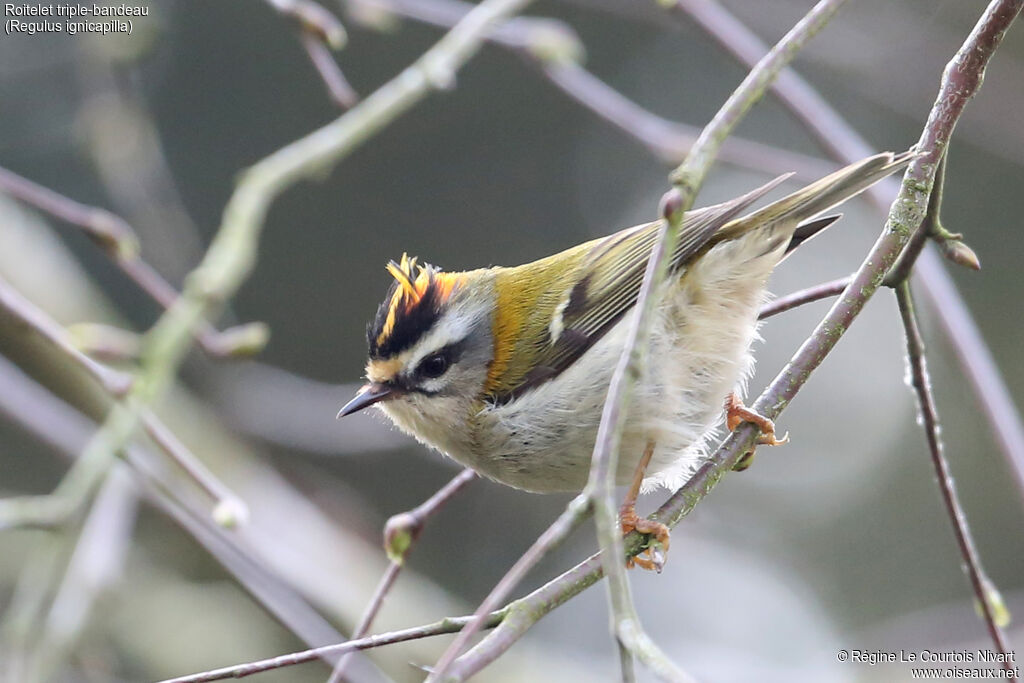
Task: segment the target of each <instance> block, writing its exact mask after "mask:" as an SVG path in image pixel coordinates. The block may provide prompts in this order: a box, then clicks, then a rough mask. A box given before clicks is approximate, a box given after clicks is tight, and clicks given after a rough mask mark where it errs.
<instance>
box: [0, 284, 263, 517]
mask: <svg viewBox="0 0 1024 683" xmlns="http://www.w3.org/2000/svg"><path fill="white" fill-rule="evenodd" d="M0 311H4V312H6V313H7V314H8V315H11V316H13V317H14V318H15V319H16V320H18V321H19V322H20V323H21V324H22V325H24V326H25V327H26V328H27V329H30V330H33V331H34V332H35V333H37V334H38V335H39V336H41V337H42V338H43V339H44V340H45V341H46V342H48V343H50V344H52V345H53V346H54V347H56V348H57V349H58V350H59V351H61V352H62V353H63V354H65V355H66V356H67V357H68V358H70V359H71V360H72V361H74V362H75V363H77V364H78V365H79V366H80V367H82V368H83V369H84V370H85V371H86V372H87V373H89V374H90V375H91V376H92V377H93V378H94V379H96V381H97V382H98V383H99V385H100V387H101V388H103V389H104V390H105V391H106V392H107V393H109V394H110V396H111V397H112V398H113V399H115V400H118V399H121V398H123V397H124V396H125V395H126V394H127V393H128V391H129V390H130V389H131V388H132V386H133V377H132V376H131V375H128V374H125V373H122V372H118V371H116V370H113V369H112V368H109V367H107V366H105V365H101V364H100V363H97V362H96V361H94V360H92V359H91V358H89V357H88V356H86V355H85V354H83V353H82V352H81V351H79V350H78V349H77V348H76V347H75V346H74V343H73V342H72V341H71V339H70V336H71V335H69V334H68V332H67V330H65V329H64V328H63V327H61V326H60V324H59V323H57V321H55V320H53V319H52V318H51V317H50V316H49V315H47V314H46V312H45V311H43V310H42V309H40V308H38V307H36V306H35V305H34V304H33V303H32V302H30V301H29V300H28V299H26V298H25V297H23V296H22V295H21V294H20V293H19V292H18V291H17V290H15V289H14V288H13V287H11V286H10V284H8V283H7V282H6V281H5V280H4V279H3V278H0ZM140 419H141V422H142V425H143V426H144V428H145V429H146V432H147V433H148V434H149V435H150V437H151V438H152V439H153V442H154V443H155V444H157V445H158V446H159V447H160V448H161V450H163V451H164V453H166V454H167V455H168V456H169V457H170V458H171V459H172V460H174V461H175V462H176V463H178V464H179V465H180V466H181V467H182V469H184V470H185V472H186V473H188V475H189V476H190V477H191V478H192V479H193V480H194V481H195V482H196V483H198V484H199V486H200V487H202V488H203V489H204V490H205V491H206V492H207V493H209V494H210V496H211V497H212V498H213V499H214V500H215V501H216V507H215V509H214V517H215V518H216V519H218V520H220V521H221V522H222V523H224V524H225V525H226V526H233V525H234V524H237V523H240V522H243V521H244V520H245V519H246V518H247V517H248V508H247V507H246V506H245V504H244V503H243V502H242V501H241V500H240V499H239V498H238V496H236V495H235V494H234V493H233V492H232V491H231V490H230V489H228V487H227V486H225V485H224V484H223V483H222V482H221V481H220V480H219V479H217V478H216V477H215V476H214V475H213V473H212V472H210V471H209V470H208V469H207V468H206V466H205V465H203V464H202V462H201V461H200V460H199V459H198V458H196V456H195V455H193V454H192V452H191V451H189V450H188V448H186V447H185V445H184V444H182V443H181V442H180V441H179V440H178V438H177V437H175V436H174V434H173V433H172V432H171V431H170V430H169V429H167V427H166V426H164V424H163V422H161V421H160V419H159V418H157V416H156V415H155V414H153V413H152V412H151V411H150V410H148V409H142V410H141V411H140ZM74 490H76V491H78V489H74ZM87 491H88V489H84V490H81V493H82V495H83V496H86V495H87ZM84 501H85V498H84V497H82V498H78V497H73V498H66V497H63V496H60V495H57V494H56V493H54V494H52V495H50V496H32V497H28V498H15V499H12V500H7V501H0V528H2V527H4V526H9V525H11V524H12V523H13V522H14V520H19V519H20V520H21V521H20V524H21V525H31V526H53V525H56V524H60V523H63V522H64V521H66V520H67V519H68V518H69V517H70V516H72V515H74V514H75V513H76V512H77V511H78V508H79V507H80V505H81V504H82V503H84Z"/></svg>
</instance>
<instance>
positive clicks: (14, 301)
mask: <svg viewBox="0 0 1024 683" xmlns="http://www.w3.org/2000/svg"><path fill="white" fill-rule="evenodd" d="M0 311H3V312H5V313H6V314H7V315H9V316H11V317H13V318H15V319H16V320H17V321H18V322H19V323H20V324H21V325H23V326H25V327H27V328H28V329H31V330H33V331H34V332H35V333H37V334H38V335H39V336H40V337H42V338H43V339H44V340H46V342H47V343H49V344H52V345H53V346H55V347H56V348H58V349H60V351H61V352H63V353H64V355H66V356H67V357H68V358H70V359H71V360H72V361H74V362H75V363H76V364H77V365H78V366H79V367H81V368H82V369H83V370H85V371H86V372H87V373H89V375H90V376H92V378H93V379H95V380H96V382H97V383H98V384H99V385H100V387H101V388H103V390H104V391H106V392H107V393H109V394H110V395H111V396H113V397H115V398H116V397H121V396H124V395H125V394H127V393H128V390H129V389H131V386H132V382H133V378H132V376H131V375H129V374H127V373H124V372H119V371H117V370H114V369H113V368H108V367H107V366H105V365H102V364H100V363H97V362H96V361H94V360H93V359H92V358H89V357H88V356H86V355H85V354H84V353H82V352H81V351H79V350H78V348H77V347H76V346H75V343H74V341H73V340H72V339H71V335H69V334H68V332H67V330H65V329H64V328H63V327H61V325H60V324H59V323H58V322H57V321H55V320H54V319H53V318H51V317H50V316H48V315H47V314H46V313H45V312H44V311H43V310H42V309H40V308H38V307H36V306H35V305H34V304H32V302H30V301H29V300H28V299H26V298H25V297H24V296H22V294H21V293H20V292H18V290H16V289H14V287H12V286H11V284H10V283H9V282H7V281H6V280H5V279H3V278H2V277H0Z"/></svg>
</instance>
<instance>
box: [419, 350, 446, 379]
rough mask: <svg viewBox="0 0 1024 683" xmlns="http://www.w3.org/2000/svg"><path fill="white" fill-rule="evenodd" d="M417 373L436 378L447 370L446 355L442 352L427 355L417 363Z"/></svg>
mask: <svg viewBox="0 0 1024 683" xmlns="http://www.w3.org/2000/svg"><path fill="white" fill-rule="evenodd" d="M418 371H419V374H420V375H422V376H423V377H427V378H429V379H436V378H438V377H440V376H441V375H443V374H444V373H446V372H447V371H448V357H447V356H446V355H445V354H443V353H435V354H431V355H429V356H427V357H426V358H424V359H423V360H422V361H420V365H419V369H418Z"/></svg>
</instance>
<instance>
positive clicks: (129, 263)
mask: <svg viewBox="0 0 1024 683" xmlns="http://www.w3.org/2000/svg"><path fill="white" fill-rule="evenodd" d="M0 191H2V192H6V193H7V194H9V195H10V196H12V197H14V198H16V199H19V200H21V201H23V202H25V203H26V204H29V205H31V206H34V207H36V208H37V209H41V210H43V211H46V212H47V213H49V214H51V215H53V216H56V217H57V218H59V219H61V220H62V221H64V222H65V223H68V224H70V225H74V226H77V227H79V228H81V229H82V231H83V232H84V233H85V234H86V235H87V236H88V237H89V238H90V239H91V240H92V241H93V242H95V243H96V244H98V245H99V246H100V248H102V249H103V251H104V253H106V254H107V255H108V256H109V257H110V258H111V259H113V261H114V263H115V264H116V265H117V266H118V267H119V268H120V269H121V271H122V272H123V273H124V274H125V275H127V276H128V277H129V278H130V279H131V280H132V281H134V282H135V284H136V285H138V287H139V288H140V289H141V290H142V291H144V292H145V293H146V294H147V295H149V296H150V297H151V298H152V299H153V300H154V301H156V302H157V303H158V304H160V305H161V306H162V307H163V308H165V309H167V308H170V307H171V306H173V305H174V302H175V301H177V299H178V292H177V290H175V289H174V287H172V286H171V285H170V283H168V282H167V280H165V279H164V278H163V276H161V275H160V274H159V273H158V272H156V270H154V269H153V267H152V266H150V265H149V264H148V263H147V262H146V261H144V260H142V258H141V257H140V255H139V243H138V238H137V237H136V236H135V230H133V229H132V227H131V226H130V225H128V223H127V222H126V221H125V220H124V219H122V218H120V217H119V216H116V215H114V214H113V213H111V212H109V211H107V210H106V209H100V208H97V207H94V206H88V205H86V204H82V203H80V202H76V201H75V200H73V199H71V198H69V197H65V196H64V195H62V194H58V193H57V192H54V191H53V190H51V189H49V188H46V187H43V186H42V185H38V184H37V183H34V182H32V181H31V180H28V179H27V178H23V177H21V176H19V175H17V174H16V173H12V172H11V171H8V170H7V169H4V168H0ZM195 335H196V340H197V341H198V342H199V345H200V346H201V347H202V349H203V351H204V352H206V353H207V354H208V355H210V356H213V357H215V358H227V357H245V356H251V355H254V354H255V353H257V352H258V351H259V350H260V349H262V347H263V346H265V345H266V337H267V333H266V329H265V326H263V324H262V323H248V324H246V325H239V326H238V327H234V328H230V329H227V330H224V331H223V332H220V331H218V330H217V329H216V328H215V327H214V326H213V325H212V324H210V323H209V322H208V321H205V320H204V321H202V322H201V323H200V324H198V325H197V326H196V331H195Z"/></svg>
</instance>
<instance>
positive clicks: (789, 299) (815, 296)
mask: <svg viewBox="0 0 1024 683" xmlns="http://www.w3.org/2000/svg"><path fill="white" fill-rule="evenodd" d="M850 280H851V276H849V275H847V276H846V277H841V278H836V279H835V280H830V281H829V282H823V283H821V284H820V285H815V286H813V287H808V288H807V289H801V290H800V291H798V292H793V293H792V294H787V295H786V296H782V297H779V298H778V299H776V300H775V301H772V302H771V303H769V304H765V305H764V306H763V307H762V308H761V313H760V314H759V315H758V316H757V319H758V320H764V319H765V318H770V317H772V316H773V315H778V314H779V313H783V312H784V311H788V310H790V309H793V308H796V307H798V306H803V305H804V304H809V303H811V302H812V301H820V300H821V299H827V298H829V297H831V296H838V295H839V294H842V293H843V290H844V289H846V287H847V285H849V284H850Z"/></svg>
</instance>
